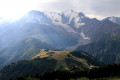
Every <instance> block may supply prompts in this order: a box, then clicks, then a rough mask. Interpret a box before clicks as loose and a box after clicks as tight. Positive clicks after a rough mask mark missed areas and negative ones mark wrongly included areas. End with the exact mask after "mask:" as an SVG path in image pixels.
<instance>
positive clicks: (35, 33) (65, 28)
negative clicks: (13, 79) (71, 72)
mask: <svg viewBox="0 0 120 80" xmlns="http://www.w3.org/2000/svg"><path fill="white" fill-rule="evenodd" d="M119 45H120V18H119V17H108V18H105V19H103V20H98V19H96V18H92V19H91V18H89V17H87V16H85V15H84V14H83V13H82V12H76V11H73V10H70V11H67V12H65V11H64V12H61V13H57V12H40V11H35V10H32V11H30V12H28V13H27V14H25V15H24V16H23V17H21V18H20V19H19V20H17V21H13V22H9V21H7V22H2V23H1V24H0V67H1V68H3V69H2V70H5V69H6V67H7V68H11V66H10V65H13V67H14V66H16V65H17V63H18V65H22V64H21V63H24V60H25V63H26V64H29V61H30V62H31V61H34V57H35V56H37V57H39V58H40V60H41V57H42V56H43V57H44V56H45V57H46V56H47V57H50V58H51V57H52V56H53V55H55V54H56V56H57V54H59V53H60V54H59V56H62V57H63V56H65V54H66V53H68V54H67V56H69V57H71V55H69V54H70V53H69V50H73V51H74V50H77V51H80V52H81V51H82V52H84V53H85V52H87V54H86V53H85V54H84V55H86V56H88V57H87V58H86V57H85V56H84V57H82V56H80V57H82V58H83V59H82V60H83V61H85V62H88V64H89V60H90V62H92V61H93V62H94V61H97V64H98V63H100V61H102V63H104V64H113V63H120V55H119V54H120V50H119V48H120V46H119ZM44 49H47V50H48V52H47V51H46V52H43V53H45V54H43V53H40V52H41V51H42V50H44ZM49 50H51V51H50V54H49ZM66 50H68V51H66ZM44 51H45V50H44ZM56 51H58V52H56ZM46 53H48V54H49V55H48V54H46ZM74 53H75V55H77V54H79V52H78V53H76V51H74ZM74 53H73V54H74ZM42 54H43V55H42ZM73 54H72V55H73ZM88 54H89V55H88ZM75 55H74V59H75V60H76V61H77V62H76V61H75V64H74V65H73V64H71V65H72V66H75V65H79V64H80V62H79V61H78V60H79V59H78V58H76V57H79V55H77V56H75ZM90 55H91V56H90ZM92 56H93V57H95V58H97V59H98V60H100V61H98V60H97V59H95V58H94V59H93V60H92V59H91V58H93V57H92ZM37 57H36V58H35V59H38V58H37ZM65 58H66V57H65ZM67 58H68V57H67ZM89 58H90V59H89ZM52 59H55V63H56V60H58V59H59V58H58V57H57V58H53V57H52ZM70 59H71V58H70ZM72 59H73V57H72ZM88 59H89V60H88ZM18 60H21V61H20V63H19V62H17V63H16V61H18ZM22 60H23V62H22ZM87 60H88V61H87ZM45 61H49V60H48V59H46V58H45ZM50 61H51V60H50ZM52 61H54V60H52ZM38 62H39V61H38ZM59 62H60V61H59ZM67 62H70V63H72V62H73V60H70V61H67ZM10 63H13V64H10ZM53 63H54V62H53ZM61 63H62V61H61ZM61 63H59V64H61ZM70 63H69V64H70ZM45 64H47V63H45ZM85 64H86V63H85ZM88 64H86V65H87V66H88ZM90 64H91V65H95V64H94V63H90ZM5 65H8V66H6V67H4V66H5ZM50 65H55V64H52V63H50ZM61 65H62V64H61ZM61 65H59V66H58V68H59V67H61ZM65 65H66V64H64V62H63V66H62V69H65V68H64V67H65ZM71 65H70V67H71ZM9 66H10V67H9ZM23 66H24V65H23ZM69 69H70V68H69ZM3 72H4V71H3ZM43 72H44V71H43Z"/></svg>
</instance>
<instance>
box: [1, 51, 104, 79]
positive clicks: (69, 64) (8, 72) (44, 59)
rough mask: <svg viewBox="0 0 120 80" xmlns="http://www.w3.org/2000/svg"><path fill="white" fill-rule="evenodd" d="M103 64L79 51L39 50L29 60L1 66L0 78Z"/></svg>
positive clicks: (72, 69)
mask: <svg viewBox="0 0 120 80" xmlns="http://www.w3.org/2000/svg"><path fill="white" fill-rule="evenodd" d="M101 65H103V64H102V63H101V62H99V61H98V60H97V59H95V58H94V57H92V56H90V55H88V54H87V53H85V52H80V51H73V50H68V51H53V50H48V49H41V51H40V52H39V53H38V54H37V55H35V56H34V57H32V58H31V59H29V60H21V61H17V62H15V63H12V64H10V65H7V66H5V67H3V68H2V69H1V70H0V80H7V79H9V78H15V77H19V76H26V75H32V74H43V73H45V72H51V71H54V70H67V71H81V70H88V69H89V68H92V67H96V66H101Z"/></svg>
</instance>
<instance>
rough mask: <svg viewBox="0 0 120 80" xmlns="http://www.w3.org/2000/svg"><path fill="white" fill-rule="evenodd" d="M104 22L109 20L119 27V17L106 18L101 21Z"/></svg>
mask: <svg viewBox="0 0 120 80" xmlns="http://www.w3.org/2000/svg"><path fill="white" fill-rule="evenodd" d="M104 20H109V21H112V22H114V23H117V24H119V25H120V17H107V18H105V19H103V21H104Z"/></svg>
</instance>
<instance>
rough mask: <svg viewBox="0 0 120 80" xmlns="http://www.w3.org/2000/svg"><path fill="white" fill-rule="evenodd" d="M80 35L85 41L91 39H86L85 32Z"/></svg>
mask: <svg viewBox="0 0 120 80" xmlns="http://www.w3.org/2000/svg"><path fill="white" fill-rule="evenodd" d="M80 35H81V36H82V38H83V39H88V40H90V38H89V37H86V36H85V34H84V33H83V32H81V33H80Z"/></svg>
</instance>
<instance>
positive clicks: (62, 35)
mask: <svg viewBox="0 0 120 80" xmlns="http://www.w3.org/2000/svg"><path fill="white" fill-rule="evenodd" d="M0 32H1V33H0V37H1V39H0V48H6V47H11V46H13V45H14V44H16V43H18V42H19V41H22V40H24V39H25V38H27V37H35V38H38V39H42V40H44V41H45V42H46V43H49V44H51V45H53V44H54V45H56V46H57V47H59V48H61V47H62V48H63V47H65V46H69V45H73V44H76V43H77V40H76V39H77V37H76V36H75V34H73V33H70V32H67V31H66V30H65V29H64V28H62V27H61V26H56V25H55V24H53V22H52V21H51V19H50V18H48V17H47V16H46V15H45V14H44V13H43V12H39V11H30V12H29V13H27V14H26V15H25V16H23V17H22V18H21V19H20V20H18V21H16V22H12V23H5V24H2V25H0ZM73 41H74V43H71V42H73Z"/></svg>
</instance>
